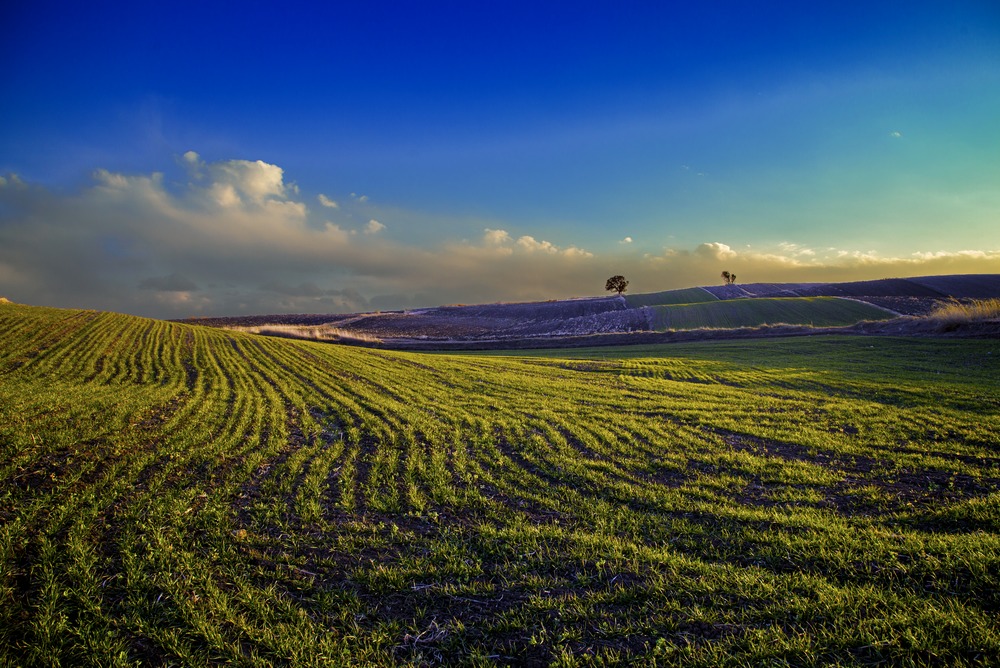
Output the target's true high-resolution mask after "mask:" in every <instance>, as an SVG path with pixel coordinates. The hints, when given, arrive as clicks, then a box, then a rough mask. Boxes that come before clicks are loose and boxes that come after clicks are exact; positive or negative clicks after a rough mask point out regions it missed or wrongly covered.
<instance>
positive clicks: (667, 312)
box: [651, 297, 894, 332]
mask: <svg viewBox="0 0 1000 668" xmlns="http://www.w3.org/2000/svg"><path fill="white" fill-rule="evenodd" d="M651 310H652V312H653V318H652V323H651V325H652V327H653V329H654V330H656V331H661V332H662V331H666V330H670V329H701V328H705V327H707V328H723V329H731V328H734V327H759V326H761V325H775V324H786V325H813V326H814V327H842V326H846V325H853V324H855V323H856V322H860V321H862V320H888V319H889V318H892V317H894V316H893V314H892V313H889V312H888V311H885V310H883V309H880V308H877V307H875V306H871V305H870V304H864V303H862V302H856V301H852V300H850V299H840V298H838V297H774V298H766V299H765V298H762V299H727V300H721V301H713V302H705V303H700V304H681V305H676V306H653V307H651Z"/></svg>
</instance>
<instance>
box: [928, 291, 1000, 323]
mask: <svg viewBox="0 0 1000 668" xmlns="http://www.w3.org/2000/svg"><path fill="white" fill-rule="evenodd" d="M928 317H929V318H930V319H931V320H933V321H934V322H935V323H936V324H937V325H938V327H939V328H940V329H941V330H942V331H948V330H952V329H955V328H956V327H960V326H962V325H968V324H971V323H974V322H1000V299H977V300H974V301H970V302H960V301H958V300H954V299H953V300H951V301H948V302H942V303H940V304H938V306H937V307H935V309H934V310H933V311H932V312H931V314H930V315H929V316H928Z"/></svg>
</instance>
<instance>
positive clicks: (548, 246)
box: [517, 234, 559, 253]
mask: <svg viewBox="0 0 1000 668" xmlns="http://www.w3.org/2000/svg"><path fill="white" fill-rule="evenodd" d="M517 245H518V246H520V247H521V248H523V249H524V250H526V251H528V252H529V253H534V252H537V251H540V252H543V253H558V252H559V249H558V248H556V247H555V246H554V245H553V244H552V243H550V242H548V241H537V240H536V239H535V237H532V236H528V235H527V234H526V235H524V236H523V237H519V238H518V240H517Z"/></svg>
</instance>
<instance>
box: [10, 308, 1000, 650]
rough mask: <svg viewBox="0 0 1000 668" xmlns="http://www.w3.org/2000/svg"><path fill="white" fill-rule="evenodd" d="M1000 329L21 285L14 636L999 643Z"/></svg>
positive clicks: (162, 644) (854, 645)
mask: <svg viewBox="0 0 1000 668" xmlns="http://www.w3.org/2000/svg"><path fill="white" fill-rule="evenodd" d="M998 379H1000V345H998V341H996V340H964V341H942V340H907V339H885V338H882V339H872V338H850V339H848V338H830V337H827V338H821V339H808V340H780V341H749V342H715V343H711V344H700V345H684V346H681V345H677V346H670V347H652V348H644V349H635V348H629V349H613V348H601V349H595V350H593V351H578V352H575V353H573V355H572V356H569V355H567V354H566V353H561V352H560V353H553V354H549V355H541V354H540V355H537V356H534V357H523V356H514V357H510V356H497V355H485V356H483V355H481V356H457V355H418V354H412V353H400V352H393V351H379V350H367V349H359V348H347V347H341V346H333V345H329V344H318V343H309V342H302V341H288V340H281V339H273V338H263V337H255V336H250V335H245V334H240V333H234V332H226V331H222V330H218V329H209V328H204V327H196V326H190V325H184V324H176V323H165V322H159V321H152V320H145V319H139V318H132V317H127V316H121V315H114V314H107V313H95V312H82V311H64V310H55V309H39V308H31V307H25V306H15V305H9V304H3V305H0V665H5V666H33V665H67V666H68V665H74V666H75V665H93V664H97V665H109V666H110V665H121V666H124V665H185V666H208V665H220V664H223V663H226V664H233V665H257V666H270V665H290V666H307V665H324V666H326V665H351V666H357V665H361V666H365V665H368V666H384V665H402V664H407V665H436V664H445V663H446V664H466V665H549V664H552V663H555V664H557V665H602V664H603V665H606V664H608V663H612V664H613V663H622V662H627V661H636V662H638V663H641V664H643V665H653V664H656V665H676V664H683V665H695V666H698V665H701V666H717V665H734V666H735V665H748V664H750V665H765V664H771V665H789V664H792V665H818V664H834V663H839V664H843V665H876V664H886V663H888V664H893V665H921V664H947V665H987V664H988V663H989V662H991V661H992V660H993V658H994V657H996V656H998V655H1000V623H998V621H997V619H998V612H1000V569H998V564H1000V491H998V490H1000V454H998V450H1000V400H998V397H1000V380H998Z"/></svg>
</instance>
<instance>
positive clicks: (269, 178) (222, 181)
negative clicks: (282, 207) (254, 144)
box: [208, 160, 286, 206]
mask: <svg viewBox="0 0 1000 668" xmlns="http://www.w3.org/2000/svg"><path fill="white" fill-rule="evenodd" d="M208 171H209V174H210V175H211V177H212V180H213V181H214V183H215V185H216V186H221V187H223V188H226V187H228V190H229V192H230V193H231V194H228V195H226V196H225V197H224V198H223V200H224V201H226V202H227V204H226V206H231V205H232V204H231V202H234V201H240V197H239V195H242V196H243V197H246V198H248V199H249V200H250V201H251V202H253V203H255V204H258V205H261V204H263V203H264V202H265V201H266V200H268V199H270V198H276V199H284V198H285V197H286V193H285V184H284V178H283V177H284V170H282V169H281V167H278V166H277V165H271V164H268V163H266V162H264V161H263V160H254V161H250V160H228V161H225V162H215V163H211V164H209V165H208ZM237 193H238V194H237Z"/></svg>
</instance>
